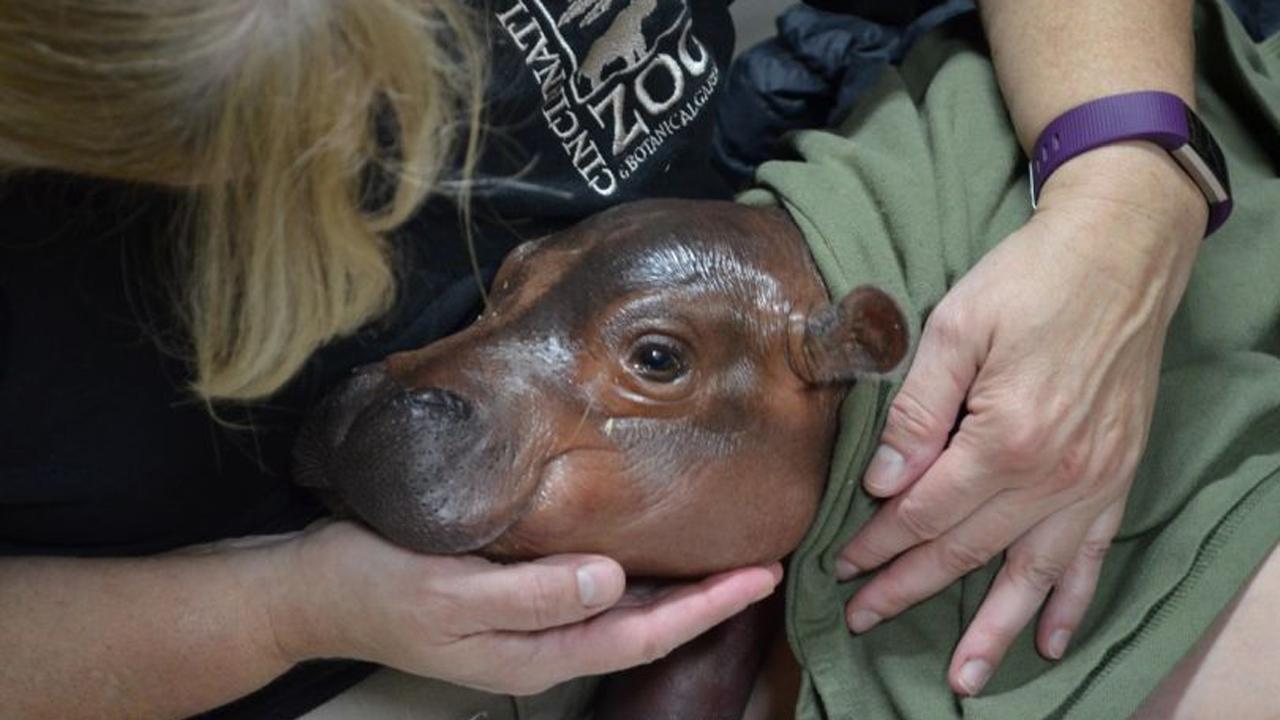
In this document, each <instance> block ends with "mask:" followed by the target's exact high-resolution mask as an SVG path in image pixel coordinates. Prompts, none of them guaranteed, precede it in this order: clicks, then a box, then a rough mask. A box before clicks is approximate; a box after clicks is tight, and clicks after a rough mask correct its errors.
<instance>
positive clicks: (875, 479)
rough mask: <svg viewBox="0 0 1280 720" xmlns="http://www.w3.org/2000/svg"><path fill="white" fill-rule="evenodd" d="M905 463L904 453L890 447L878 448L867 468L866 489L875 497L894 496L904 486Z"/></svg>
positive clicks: (882, 446)
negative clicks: (903, 472)
mask: <svg viewBox="0 0 1280 720" xmlns="http://www.w3.org/2000/svg"><path fill="white" fill-rule="evenodd" d="M904 465H905V461H904V460H903V459H902V453H900V452H898V451H897V450H894V449H893V448H891V447H889V446H888V445H881V446H880V447H878V448H876V454H875V455H874V456H872V458H871V465H870V466H868V467H867V477H866V487H867V490H868V491H869V492H871V493H872V494H875V495H892V494H893V493H895V492H897V491H898V489H899V488H898V486H899V485H901V484H902V469H903V466H904Z"/></svg>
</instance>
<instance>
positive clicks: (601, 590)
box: [457, 555, 627, 631]
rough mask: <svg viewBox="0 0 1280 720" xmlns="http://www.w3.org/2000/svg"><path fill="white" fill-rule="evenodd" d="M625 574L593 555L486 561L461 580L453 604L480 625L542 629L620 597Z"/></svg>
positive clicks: (484, 627)
mask: <svg viewBox="0 0 1280 720" xmlns="http://www.w3.org/2000/svg"><path fill="white" fill-rule="evenodd" d="M626 584H627V580H626V574H625V573H624V572H623V570H622V566H621V565H619V564H618V563H617V562H615V561H613V560H611V559H609V558H607V557H603V556H599V555H554V556H551V557H546V558H542V559H540V560H535V561H533V562H527V563H518V564H514V565H489V566H487V567H486V568H484V569H482V570H480V571H479V572H477V573H476V574H475V575H472V576H471V577H469V578H467V580H466V581H465V582H463V583H461V587H460V588H459V592H458V598H457V600H458V603H459V606H460V609H461V611H462V613H463V614H464V615H470V616H471V619H472V620H473V622H472V623H469V624H470V625H473V626H478V627H479V629H480V630H486V631H487V630H516V631H534V630H544V629H547V628H552V627H559V626H561V625H568V624H570V623H575V622H578V621H581V620H585V619H586V618H589V617H591V616H593V615H596V614H597V613H599V612H601V611H603V610H605V609H607V608H608V607H610V606H611V605H613V604H614V603H616V602H617V601H618V599H619V598H621V597H622V591H623V590H624V589H625V588H626Z"/></svg>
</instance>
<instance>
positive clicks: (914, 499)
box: [836, 430, 1012, 580]
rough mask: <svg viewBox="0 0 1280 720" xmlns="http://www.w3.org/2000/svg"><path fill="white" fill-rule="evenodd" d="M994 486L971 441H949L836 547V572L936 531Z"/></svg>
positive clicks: (863, 567)
mask: <svg viewBox="0 0 1280 720" xmlns="http://www.w3.org/2000/svg"><path fill="white" fill-rule="evenodd" d="M961 432H963V430H962V431H961ZM999 491H1000V484H999V483H995V482H991V478H990V473H989V472H988V471H987V470H986V469H985V467H984V465H983V464H981V459H980V458H979V457H978V456H977V455H976V453H975V452H973V451H972V450H970V445H969V444H967V443H952V445H951V447H950V448H948V449H947V451H946V452H944V453H942V456H941V457H939V458H938V461H937V462H936V463H934V465H933V467H931V468H929V470H928V472H926V473H925V475H924V477H923V478H921V479H920V480H919V481H918V482H917V483H916V484H915V485H913V486H911V488H910V489H909V490H907V491H906V492H905V493H903V494H902V495H899V496H898V497H896V498H894V499H892V500H890V501H889V502H887V503H885V504H884V505H882V506H881V507H880V508H879V509H877V510H876V512H875V514H874V515H872V517H871V519H870V520H869V521H867V523H866V524H865V525H864V526H863V527H862V528H860V529H859V530H858V532H857V534H855V535H854V536H853V539H851V540H850V541H849V543H848V544H847V545H845V547H844V549H842V550H841V551H840V557H839V559H838V561H837V562H836V576H837V577H838V578H839V579H841V580H848V579H849V578H851V577H853V576H854V575H856V574H858V573H861V572H866V571H868V570H872V569H874V568H877V567H880V566H881V565H883V564H884V563H886V562H889V561H890V560H892V559H893V558H895V557H897V556H898V555H899V554H901V553H903V552H905V551H907V550H909V549H910V548H912V547H915V546H916V545H919V544H921V543H924V542H927V541H929V540H932V539H934V538H936V537H939V536H941V535H942V534H943V533H945V532H947V531H948V530H950V529H951V528H953V527H955V526H957V525H959V524H960V523H961V522H963V521H964V520H965V518H968V517H969V516H970V515H972V514H973V513H974V512H975V511H976V510H977V509H978V508H979V507H982V506H983V504H984V503H986V502H987V501H988V500H989V499H991V498H992V497H993V496H995V495H996V494H997V493H998V492H999ZM1010 540H1012V538H1010Z"/></svg>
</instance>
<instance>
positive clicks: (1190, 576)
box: [740, 3, 1280, 720]
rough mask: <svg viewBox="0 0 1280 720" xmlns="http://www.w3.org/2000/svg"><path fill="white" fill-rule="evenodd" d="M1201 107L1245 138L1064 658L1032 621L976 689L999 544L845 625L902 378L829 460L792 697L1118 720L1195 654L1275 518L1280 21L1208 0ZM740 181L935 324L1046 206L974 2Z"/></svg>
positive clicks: (855, 413) (844, 283)
mask: <svg viewBox="0 0 1280 720" xmlns="http://www.w3.org/2000/svg"><path fill="white" fill-rule="evenodd" d="M1197 36H1198V48H1199V50H1198V52H1199V59H1198V62H1199V67H1200V68H1201V69H1202V75H1203V77H1202V78H1201V80H1200V82H1199V88H1198V93H1199V103H1200V109H1201V110H1200V112H1201V116H1202V117H1203V118H1204V120H1205V122H1206V123H1207V124H1208V126H1209V127H1210V128H1211V129H1212V131H1213V133H1214V134H1215V136H1216V137H1217V138H1218V140H1219V141H1220V143H1221V145H1222V147H1223V150H1224V151H1225V153H1226V156H1227V158H1228V163H1229V166H1230V172H1231V179H1232V185H1233V188H1234V190H1235V198H1236V208H1235V213H1234V215H1233V216H1232V218H1231V220H1230V221H1229V222H1228V223H1227V225H1226V226H1225V227H1224V228H1223V229H1222V230H1221V231H1219V232H1218V233H1216V234H1215V235H1214V236H1213V237H1212V238H1210V239H1208V240H1207V241H1206V242H1205V244H1204V247H1203V249H1202V251H1201V253H1200V255H1199V258H1198V260H1197V265H1196V269H1195V272H1194V275H1193V277H1192V279H1191V283H1190V287H1189V289H1188V291H1187V294H1186V297H1185V300H1184V301H1183V304H1182V307H1181V309H1180V310H1179V313H1178V315H1177V317H1176V319H1175V320H1174V322H1173V325H1172V329H1171V333H1170V337H1169V340H1168V343H1167V347H1166V354H1165V360H1164V365H1163V369H1162V382H1161V387H1160V394H1159V399H1158V403H1157V408H1156V411H1155V420H1154V425H1153V427H1152V432H1151V440H1150V446H1149V448H1148V449H1147V452H1146V455H1145V456H1144V460H1143V462H1142V464H1141V467H1140V469H1139V471H1138V475H1137V479H1136V481H1135V482H1134V486H1133V491H1132V495H1131V498H1130V501H1129V504H1128V510H1127V515H1126V517H1125V520H1124V525H1123V528H1122V529H1121V531H1120V533H1119V536H1118V537H1117V538H1116V541H1115V545H1114V547H1113V548H1112V550H1111V551H1110V553H1109V555H1108V557H1107V561H1106V564H1105V567H1104V569H1103V573H1102V578H1101V581H1100V583H1099V586H1098V593H1097V596H1096V598H1095V599H1094V601H1093V604H1092V606H1091V608H1090V611H1089V613H1088V615H1087V617H1086V618H1085V620H1084V623H1083V625H1082V627H1081V628H1080V629H1079V631H1078V632H1077V633H1076V635H1075V636H1074V637H1073V640H1072V647H1071V648H1070V650H1069V651H1068V653H1067V656H1066V658H1064V659H1063V660H1061V661H1060V662H1057V663H1049V662H1046V661H1044V660H1043V659H1041V658H1040V656H1039V655H1038V654H1037V653H1036V651H1035V649H1034V646H1033V643H1032V635H1031V632H1030V631H1029V630H1028V631H1027V632H1024V633H1023V635H1022V637H1020V638H1019V641H1018V642H1017V643H1016V644H1015V646H1014V647H1013V648H1012V650H1011V651H1010V652H1009V654H1008V656H1007V658H1006V659H1005V661H1004V663H1003V665H1002V666H1001V667H1000V668H999V670H998V671H997V673H996V674H995V676H994V678H993V679H992V680H991V682H990V683H989V684H988V686H987V688H986V689H985V690H984V692H983V693H982V695H981V696H979V697H977V698H974V699H963V700H961V699H957V698H956V697H955V696H953V695H952V693H951V691H950V690H949V688H948V686H947V683H946V680H945V673H946V668H947V663H948V660H949V658H950V655H951V652H952V650H953V648H954V647H955V644H956V642H957V641H958V640H959V639H960V636H961V633H962V631H963V630H964V629H965V627H967V625H968V623H969V621H970V620H971V619H972V617H973V615H974V613H975V612H976V610H977V607H978V604H979V602H980V601H981V600H982V598H983V597H984V595H985V591H986V589H987V587H988V585H989V583H990V582H991V580H992V578H993V577H994V575H995V572H996V570H997V568H998V561H997V562H993V563H992V564H991V565H989V566H988V567H986V568H983V569H981V570H979V571H977V572H974V573H972V574H971V575H969V576H968V577H966V578H965V579H963V580H962V581H960V582H957V583H955V584H954V585H952V586H951V587H949V588H947V589H946V590H945V591H943V592H942V593H941V594H939V595H937V596H936V597H934V598H932V599H931V600H929V601H927V602H925V603H923V604H921V605H919V606H917V607H915V608H914V609H912V610H910V611H908V612H907V613H905V614H904V615H902V616H900V617H899V618H897V619H895V620H893V621H891V622H888V623H885V624H882V625H881V626H879V627H877V628H876V629H874V630H872V631H871V632H869V633H867V634H866V635H862V636H857V637H855V636H851V635H850V634H849V633H848V632H847V631H846V630H845V626H844V615H843V607H844V603H845V601H846V600H848V598H849V597H850V596H851V595H852V594H853V592H854V590H855V589H856V588H857V587H858V583H857V582H856V581H855V582H853V583H847V584H841V583H837V582H836V580H835V578H834V574H833V560H834V557H835V555H836V553H837V552H838V551H839V549H840V548H841V547H842V546H843V545H844V543H845V542H846V541H847V540H848V539H849V538H850V537H851V536H852V534H853V532H854V530H855V529H856V528H857V527H858V526H859V524H860V523H862V522H864V521H866V519H867V518H868V517H869V516H870V515H871V513H872V511H873V510H874V507H875V504H874V502H873V501H872V500H871V498H870V497H868V496H867V495H865V494H864V493H863V492H862V491H861V489H860V488H859V480H860V478H861V476H862V473H863V470H864V467H865V465H866V463H867V460H868V459H869V454H870V452H871V451H872V450H873V449H874V448H875V445H876V441H877V439H878V436H879V431H880V429H881V427H882V424H883V419H884V413H885V409H886V406H887V404H888V402H889V400H890V398H891V397H892V396H893V393H894V391H895V390H896V387H897V386H896V384H895V383H894V382H892V381H884V382H867V383H861V384H859V385H858V386H857V387H856V388H854V390H853V391H852V392H851V393H850V397H849V398H848V400H847V401H846V403H845V406H844V408H843V410H842V415H841V433H840V438H839V440H838V444H837V447H836V450H835V454H834V458H833V465H832V472H831V478H830V480H829V486H828V489H827V493H826V497H825V499H824V500H823V502H822V505H821V508H820V510H819V514H818V516H817V519H816V521H815V523H814V525H813V527H812V529H811V530H810V532H809V534H808V536H807V538H806V539H805V541H804V543H803V545H802V546H801V547H800V549H799V551H798V552H797V553H796V555H795V556H794V559H793V561H792V564H791V567H790V573H789V580H788V586H787V600H788V611H787V630H788V633H789V637H790V640H791V643H792V646H793V648H794V650H795V652H796V655H797V657H798V658H799V659H800V661H801V664H802V665H803V666H804V680H803V688H802V692H801V698H800V703H799V707H798V708H797V717H799V718H803V719H804V720H816V719H819V718H855V717H856V718H871V719H876V718H898V717H902V718H921V719H927V720H938V719H939V718H953V717H954V718H959V717H964V718H1006V719H1008V718H1016V719H1018V720H1026V719H1029V718H1089V719H1090V720H1093V719H1096V718H1120V717H1125V716H1127V715H1128V714H1129V713H1131V712H1132V711H1133V710H1134V709H1135V708H1136V707H1137V706H1138V704H1139V703H1140V702H1141V701H1142V699H1143V698H1144V697H1145V696H1146V695H1147V694H1148V693H1149V692H1150V691H1151V690H1153V689H1154V688H1155V686H1156V684H1157V683H1158V681H1159V680H1160V678H1161V677H1162V676H1163V675H1165V674H1166V673H1168V672H1169V671H1170V669H1171V668H1172V667H1173V665H1174V663H1175V662H1176V661H1177V660H1178V659H1179V657H1181V656H1182V655H1184V654H1185V653H1186V652H1188V651H1189V650H1190V649H1191V647H1192V645H1193V644H1194V643H1195V642H1196V640H1197V639H1198V638H1199V636H1200V635H1201V634H1202V633H1203V632H1204V631H1205V630H1206V629H1207V628H1208V626H1209V625H1210V623H1211V622H1212V620H1213V619H1214V617H1215V616H1216V615H1217V614H1218V613H1219V611H1221V610H1222V609H1223V607H1224V606H1225V605H1226V604H1227V602H1228V600H1229V599H1230V598H1231V597H1232V595H1234V594H1235V593H1236V591H1237V590H1238V589H1239V588H1240V586H1241V585H1242V584H1243V583H1244V581H1245V580H1247V578H1248V577H1249V576H1250V575H1251V573H1252V572H1253V571H1254V570H1255V568H1256V567H1257V566H1258V564H1259V563H1260V562H1261V561H1262V560H1263V559H1264V558H1265V556H1266V555H1267V553H1268V552H1269V551H1270V550H1271V548H1272V547H1274V546H1275V544H1276V542H1277V539H1278V538H1280V178H1278V177H1277V168H1280V37H1273V38H1271V39H1270V40H1269V41H1267V42H1265V43H1263V44H1261V45H1258V44H1254V43H1253V42H1252V41H1251V40H1250V39H1249V37H1248V36H1247V34H1246V33H1245V32H1244V30H1243V29H1242V28H1241V27H1240V26H1239V24H1238V22H1237V20H1236V18H1235V16H1234V15H1233V14H1232V13H1231V12H1230V11H1229V10H1227V9H1225V8H1224V7H1223V6H1221V5H1219V4H1213V3H1204V4H1202V5H1201V6H1200V7H1198V8H1197ZM789 148H790V150H791V153H792V154H793V156H794V159H792V160H780V161H775V162H770V163H767V164H765V165H764V166H762V167H761V169H760V170H759V172H758V175H757V185H758V186H759V188H760V189H757V190H753V191H750V192H748V193H746V194H745V195H744V196H742V197H741V198H740V200H741V201H743V202H747V203H755V204H767V203H778V204H781V205H782V206H783V207H784V208H786V210H787V211H789V212H790V214H791V216H792V218H793V219H794V220H795V222H796V223H797V224H798V225H799V227H800V228H801V230H802V231H803V232H804V234H805V237H806V238H807V240H808V242H809V245H810V247H811V249H812V251H813V255H814V258H815V259H816V261H817V263H818V265H819V267H820V269H821V272H822V273H823V275H824V276H825V278H826V280H827V282H828V284H829V286H830V288H831V291H832V293H833V294H835V295H837V296H839V295H841V294H843V293H845V292H847V291H848V290H849V289H851V288H853V287H854V286H856V285H859V284H862V283H875V284H877V285H879V286H880V287H883V288H885V289H887V290H889V291H891V292H893V293H894V294H895V295H896V296H897V297H898V298H900V300H901V301H902V302H903V303H904V306H905V307H906V308H908V312H909V315H910V316H911V317H912V318H913V321H914V322H915V330H916V333H917V336H918V331H919V327H920V324H921V323H922V321H923V318H924V317H925V316H926V315H927V313H928V312H929V310H930V309H931V308H932V307H934V306H935V305H936V303H937V302H938V300H939V299H940V298H941V297H942V295H943V293H944V292H945V291H946V289H947V288H948V287H949V286H950V285H952V284H953V283H954V282H955V281H956V279H957V278H958V277H959V276H960V275H961V274H963V273H964V272H965V270H966V269H967V268H969V267H971V266H972V265H973V263H974V262H975V261H976V260H977V259H978V258H979V257H980V256H981V255H982V254H983V253H984V252H985V251H986V250H987V249H989V248H990V247H992V246H993V245H994V244H995V243H996V242H998V241H999V240H1000V239H1001V238H1003V237H1004V236H1005V235H1006V234H1008V233H1009V232H1010V231H1012V230H1014V229H1015V228H1017V227H1019V226H1020V225H1021V224H1022V223H1023V222H1024V221H1025V220H1026V219H1027V217H1028V214H1029V212H1030V211H1029V208H1028V192H1027V179H1026V176H1027V173H1026V166H1025V161H1024V158H1023V157H1022V154H1021V152H1020V150H1019V148H1018V146H1017V144H1016V143H1015V141H1014V137H1013V132H1012V130H1011V127H1010V125H1009V120H1008V118H1007V116H1006V115H1005V112H1004V109H1003V104H1002V102H1001V100H1000V97H999V93H998V89H997V86H996V83H995V78H994V75H993V71H992V67H991V64H990V62H989V60H988V59H987V57H986V55H985V50H984V45H983V42H982V40H981V33H980V31H979V28H978V27H977V25H976V22H975V21H973V20H972V18H970V19H969V20H967V21H964V22H960V23H956V24H953V25H952V26H950V27H947V28H944V29H942V30H941V31H939V32H937V33H935V34H934V35H932V36H930V37H929V38H927V39H926V40H923V41H922V42H921V44H920V45H919V46H918V48H917V49H916V50H915V51H914V52H913V54H912V56H911V57H910V58H909V59H908V61H907V62H906V63H905V64H904V65H903V66H902V67H901V68H900V69H899V70H897V71H893V72H890V73H888V75H887V77H886V78H885V79H884V80H883V82H881V84H880V85H879V87H878V90H877V91H876V92H875V93H874V94H873V97H871V98H869V99H868V100H866V101H865V102H864V103H863V104H862V106H861V107H860V109H859V110H858V111H857V112H856V114H855V115H854V116H853V117H851V118H850V119H849V120H848V121H847V122H846V123H844V124H843V125H842V127H841V128H839V129H837V130H835V131H830V132H803V133H799V134H797V135H795V136H793V137H792V138H791V139H790V142H789Z"/></svg>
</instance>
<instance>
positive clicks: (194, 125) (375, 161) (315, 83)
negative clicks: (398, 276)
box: [0, 0, 483, 399]
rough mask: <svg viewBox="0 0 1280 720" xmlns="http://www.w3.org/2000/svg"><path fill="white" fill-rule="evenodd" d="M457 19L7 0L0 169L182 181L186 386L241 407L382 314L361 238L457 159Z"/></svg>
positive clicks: (465, 103)
mask: <svg viewBox="0 0 1280 720" xmlns="http://www.w3.org/2000/svg"><path fill="white" fill-rule="evenodd" d="M467 20H468V18H467V17H466V15H465V13H464V12H463V11H462V10H461V9H460V8H459V7H458V6H457V3H456V2H438V1H435V2H427V1H425V0H163V1H159V0H5V2H3V3H0V168H2V169H5V170H9V171H13V170H23V169H48V170H56V171H60V172H69V173H76V174H84V175H93V176H99V177H105V178H111V179H116V180H124V181H131V182H140V183H148V184H157V185H168V186H177V187H180V188H183V189H184V191H185V192H186V193H188V195H189V199H190V203H189V211H190V212H189V214H188V216H187V218H188V220H189V222H188V223H187V224H186V231H185V232H184V233H183V235H182V237H181V242H182V245H181V247H180V252H179V253H178V257H179V258H180V259H181V261H182V271H183V273H184V275H185V277H184V278H183V283H182V292H183V298H182V303H181V304H182V307H183V309H184V311H185V318H186V320H187V325H188V328H189V330H190V336H191V342H192V347H191V353H192V356H193V359H194V363H195V368H196V377H195V378H194V383H193V384H194V387H195V389H196V391H197V392H198V393H199V394H201V395H203V396H205V397H207V398H210V399H220V398H227V399H247V398H253V397H260V396H263V395H266V394H269V393H270V392H272V391H273V390H275V389H277V388H278V387H279V386H280V385H281V384H283V383H284V382H285V381H286V380H287V379H288V378H289V377H290V376H292V375H293V373H294V372H296V370H297V369H298V368H299V367H300V366H301V364H302V363H303V361H304V360H305V359H306V357H307V356H308V355H309V354H310V353H311V351H313V350H314V349H315V348H316V347H317V346H318V345H320V344H321V343H323V342H325V341H327V340H329V339H331V338H333V337H335V336H336V335H339V334H341V333H344V332H348V331H350V330H353V329H354V328H356V327H357V326H359V325H360V324H362V323H363V322H365V321H367V320H369V319H370V318H372V317H373V316H375V315H376V314H378V313H379V312H380V311H382V310H384V309H385V308H386V307H387V306H388V305H389V303H390V302H391V300H392V298H393V294H394V274H393V272H392V270H391V267H390V262H389V253H388V249H387V247H386V245H385V243H384V241H383V239H382V238H381V236H380V233H382V232H384V231H386V230H388V229H389V228H391V227H393V226H395V225H396V224H398V223H399V222H401V221H402V220H404V219H405V218H406V217H407V216H408V214H409V213H410V212H411V211H412V209H413V208H414V207H416V206H417V205H418V204H419V203H420V202H421V201H422V199H423V198H424V197H425V195H426V194H427V193H428V192H429V191H430V190H431V189H432V187H433V186H434V185H435V183H436V181H437V179H438V178H439V177H440V175H441V173H442V172H443V171H444V170H445V169H446V167H447V165H448V164H449V163H451V162H453V158H454V157H455V155H456V153H457V152H458V148H459V147H460V146H463V145H465V147H466V150H465V155H466V157H468V158H470V157H471V156H472V155H473V150H474V144H475V141H476V139H475V133H476V132H477V129H478V127H479V123H478V121H477V118H476V114H477V113H478V112H479V100H478V97H479V95H478V94H479V93H480V92H481V89H482V88H483V82H482V77H481V72H482V68H483V62H482V60H483V45H482V44H481V43H480V42H479V40H478V38H477V36H476V35H475V34H474V33H473V32H471V29H470V27H469V24H468V22H467ZM468 120H469V122H468ZM380 129H381V131H382V132H381V133H379V130H380ZM371 177H385V178H388V179H390V180H391V181H392V182H390V183H388V185H390V186H391V187H392V188H393V189H392V190H391V191H389V192H385V193H379V194H378V196H377V197H372V196H371V195H372V194H371V192H370V183H369V179H370V178H371Z"/></svg>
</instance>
